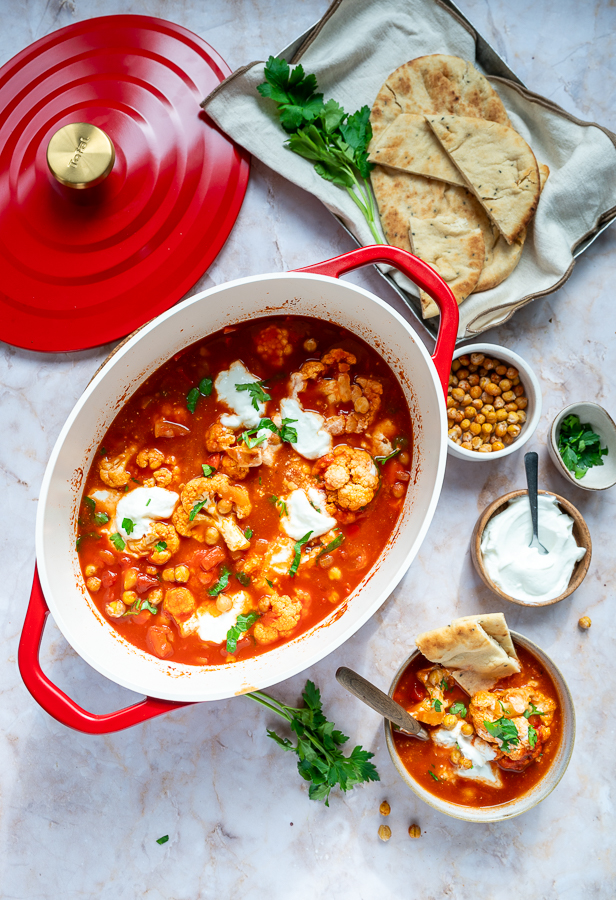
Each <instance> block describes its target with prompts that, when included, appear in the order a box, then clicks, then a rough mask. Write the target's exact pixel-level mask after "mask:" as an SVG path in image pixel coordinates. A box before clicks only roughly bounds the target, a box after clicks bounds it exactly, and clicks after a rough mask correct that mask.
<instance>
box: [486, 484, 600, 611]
mask: <svg viewBox="0 0 616 900" xmlns="http://www.w3.org/2000/svg"><path fill="white" fill-rule="evenodd" d="M538 493H539V498H538V501H539V502H538V506H539V540H540V541H541V543H542V544H543V545H544V546H545V548H546V549H547V550H548V551H549V552H548V553H547V554H543V553H540V552H539V551H538V550H536V549H534V548H533V549H531V548H530V547H529V546H528V545H529V544H530V541H531V538H532V525H531V519H530V507H529V504H528V491H510V492H509V493H508V494H504V495H503V496H502V497H499V498H498V500H495V501H494V502H493V503H491V504H490V505H489V506H488V507H487V509H486V510H484V512H483V513H482V514H481V516H480V517H479V519H478V520H477V523H476V525H475V528H474V531H473V536H472V538H471V557H472V560H473V564H474V566H475V569H476V570H477V572H478V574H479V576H480V578H481V580H482V581H483V582H484V584H485V585H486V586H487V587H489V588H490V590H491V591H494V593H495V594H498V595H499V597H503V598H504V599H505V600H509V601H511V603H518V604H519V605H521V606H550V605H551V604H553V603H559V602H560V601H561V600H564V599H565V597H569V596H570V594H572V593H573V592H574V591H575V590H576V589H577V588H578V587H579V586H580V584H581V583H582V581H583V580H584V578H585V577H586V573H587V572H588V567H589V566H590V560H591V557H592V542H591V539H590V532H589V530H588V526H587V525H586V522H585V521H584V518H583V516H582V514H581V513H580V512H579V510H577V509H576V508H575V506H574V505H573V504H572V503H570V502H569V501H568V500H565V498H564V497H560V496H559V495H558V494H553V493H551V492H549V491H539V492H538Z"/></svg>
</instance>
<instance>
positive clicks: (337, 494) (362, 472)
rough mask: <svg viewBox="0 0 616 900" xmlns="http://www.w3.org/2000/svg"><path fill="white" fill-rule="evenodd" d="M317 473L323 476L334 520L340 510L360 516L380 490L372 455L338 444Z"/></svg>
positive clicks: (328, 503)
mask: <svg viewBox="0 0 616 900" xmlns="http://www.w3.org/2000/svg"><path fill="white" fill-rule="evenodd" d="M313 471H314V472H315V474H319V473H321V474H322V478H323V481H324V483H325V488H326V490H327V512H328V513H329V514H330V515H333V516H335V515H336V512H337V507H341V508H342V509H345V510H349V511H350V512H356V511H357V510H358V509H361V508H362V507H364V506H367V505H368V503H370V502H371V500H373V499H374V495H375V493H376V490H377V488H378V486H379V474H378V470H377V468H376V466H375V464H374V461H373V459H372V457H371V456H370V454H369V453H368V452H367V451H366V450H361V449H359V448H358V447H349V446H348V445H347V444H338V446H337V447H334V450H333V452H332V453H328V454H327V455H326V456H323V457H321V459H320V460H318V461H317V463H316V465H315V467H314V470H313Z"/></svg>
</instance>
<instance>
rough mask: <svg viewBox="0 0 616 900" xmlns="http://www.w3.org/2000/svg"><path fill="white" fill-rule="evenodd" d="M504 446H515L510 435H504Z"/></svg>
mask: <svg viewBox="0 0 616 900" xmlns="http://www.w3.org/2000/svg"><path fill="white" fill-rule="evenodd" d="M503 444H504V445H505V447H508V446H509V445H510V444H513V438H512V437H511V435H510V434H505V435H503Z"/></svg>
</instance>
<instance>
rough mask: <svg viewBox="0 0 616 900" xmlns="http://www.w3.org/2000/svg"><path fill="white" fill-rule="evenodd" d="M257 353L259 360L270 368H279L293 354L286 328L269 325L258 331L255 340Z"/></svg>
mask: <svg viewBox="0 0 616 900" xmlns="http://www.w3.org/2000/svg"><path fill="white" fill-rule="evenodd" d="M255 343H256V347H257V353H258V354H259V356H260V357H261V359H263V360H265V362H268V363H270V364H271V365H272V366H281V365H282V364H283V362H284V360H285V357H286V356H290V355H291V353H293V344H292V343H291V341H290V340H289V332H288V331H287V329H286V328H278V326H277V325H269V326H268V327H267V328H264V329H263V331H260V332H259V334H258V335H257V337H256V339H255Z"/></svg>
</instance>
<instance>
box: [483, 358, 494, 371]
mask: <svg viewBox="0 0 616 900" xmlns="http://www.w3.org/2000/svg"><path fill="white" fill-rule="evenodd" d="M483 367H484V369H485V370H486V372H491V371H492V369H495V368H496V360H493V359H484V361H483Z"/></svg>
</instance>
